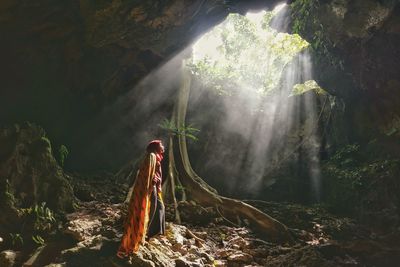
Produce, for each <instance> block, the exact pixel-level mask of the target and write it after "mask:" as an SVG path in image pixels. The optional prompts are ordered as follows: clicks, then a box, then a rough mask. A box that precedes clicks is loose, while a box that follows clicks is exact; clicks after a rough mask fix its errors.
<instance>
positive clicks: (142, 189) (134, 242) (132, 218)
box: [117, 140, 165, 258]
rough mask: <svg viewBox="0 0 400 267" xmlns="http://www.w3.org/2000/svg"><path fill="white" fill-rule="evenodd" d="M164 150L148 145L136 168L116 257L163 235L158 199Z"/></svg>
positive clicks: (156, 143) (159, 145)
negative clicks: (147, 240)
mask: <svg viewBox="0 0 400 267" xmlns="http://www.w3.org/2000/svg"><path fill="white" fill-rule="evenodd" d="M163 154H164V146H163V144H162V142H161V140H153V141H151V142H150V143H149V144H148V145H147V148H146V155H145V157H144V159H143V161H142V162H141V164H140V166H139V170H138V172H137V175H136V180H135V183H134V185H133V191H132V196H131V198H130V200H129V208H128V216H127V218H126V220H125V223H124V235H123V236H122V240H121V245H120V247H119V249H118V252H117V256H118V257H120V258H123V257H126V256H129V254H131V253H135V252H137V251H138V250H139V246H140V244H141V243H143V242H144V240H145V238H146V234H147V238H150V237H152V236H155V235H157V234H164V232H165V207H164V203H163V200H162V195H161V184H162V172H161V160H162V159H163Z"/></svg>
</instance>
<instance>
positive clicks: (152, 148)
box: [146, 140, 165, 154]
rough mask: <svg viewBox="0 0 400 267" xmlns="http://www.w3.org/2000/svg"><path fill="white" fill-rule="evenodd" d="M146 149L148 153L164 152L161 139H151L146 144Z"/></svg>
mask: <svg viewBox="0 0 400 267" xmlns="http://www.w3.org/2000/svg"><path fill="white" fill-rule="evenodd" d="M146 151H147V152H149V153H158V154H162V153H164V151H165V148H164V146H163V144H162V141H161V140H153V141H151V142H150V143H149V144H148V145H147V147H146Z"/></svg>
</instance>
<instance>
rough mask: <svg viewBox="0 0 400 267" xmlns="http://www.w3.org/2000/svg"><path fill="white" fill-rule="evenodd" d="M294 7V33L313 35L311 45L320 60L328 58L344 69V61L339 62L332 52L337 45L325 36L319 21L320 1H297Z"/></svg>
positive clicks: (334, 64) (333, 63) (292, 5)
mask: <svg viewBox="0 0 400 267" xmlns="http://www.w3.org/2000/svg"><path fill="white" fill-rule="evenodd" d="M291 7H292V31H293V33H297V34H306V33H307V32H311V33H312V38H311V42H310V45H311V47H312V48H313V49H314V51H315V52H316V53H317V55H318V59H319V60H321V59H322V58H326V59H327V60H328V61H329V62H330V63H331V64H332V65H333V66H335V67H337V68H340V69H343V68H344V66H343V61H341V60H339V59H338V58H337V57H336V56H334V55H333V54H332V53H331V52H330V51H331V50H332V49H333V48H334V47H335V45H334V44H333V43H332V42H331V41H330V40H329V38H328V37H327V36H326V34H325V29H324V26H323V25H322V23H320V21H319V20H318V17H317V16H318V14H319V12H318V11H319V8H320V1H318V0H297V1H294V2H293V3H292V4H291Z"/></svg>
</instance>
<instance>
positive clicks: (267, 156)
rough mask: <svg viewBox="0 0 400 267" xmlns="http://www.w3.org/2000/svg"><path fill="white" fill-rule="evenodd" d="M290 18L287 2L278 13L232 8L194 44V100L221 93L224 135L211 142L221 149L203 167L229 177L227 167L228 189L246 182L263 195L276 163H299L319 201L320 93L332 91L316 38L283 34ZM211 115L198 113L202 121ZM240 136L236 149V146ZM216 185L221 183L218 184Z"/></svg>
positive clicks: (220, 121)
mask: <svg viewBox="0 0 400 267" xmlns="http://www.w3.org/2000/svg"><path fill="white" fill-rule="evenodd" d="M287 16H288V15H287V5H285V4H281V5H279V6H278V7H276V8H275V9H274V10H273V11H270V12H268V11H261V12H258V13H248V14H246V16H240V15H237V14H231V15H230V16H228V18H227V19H226V20H225V21H224V22H223V23H221V24H220V25H218V26H216V27H215V28H214V29H213V30H212V31H210V32H208V33H207V34H205V35H204V36H203V37H202V38H200V39H199V40H198V42H197V43H195V44H194V46H193V51H194V54H193V64H192V65H191V66H190V67H191V69H192V72H193V74H194V76H195V77H196V78H197V80H198V85H197V87H196V88H195V89H194V90H193V91H194V92H193V93H192V95H193V96H192V98H191V101H192V104H193V105H194V106H195V107H198V108H200V109H201V105H202V104H198V105H196V102H201V101H202V99H204V95H208V94H209V90H210V89H212V90H214V92H217V93H216V94H217V95H218V96H219V98H220V99H219V100H218V101H217V102H218V104H219V107H218V108H217V109H216V111H215V112H219V113H220V115H215V114H214V115H215V117H216V118H215V119H216V120H218V126H217V127H218V129H219V130H218V133H217V134H216V135H217V136H216V137H215V139H216V140H213V141H209V142H208V143H212V144H213V146H212V147H213V149H212V150H211V149H209V150H208V151H207V153H208V154H207V155H208V160H207V162H205V164H204V166H203V167H201V166H200V168H202V169H203V173H205V175H203V176H205V177H207V173H210V174H211V175H212V176H213V178H215V179H224V178H221V177H218V176H220V175H221V174H222V173H223V175H225V176H229V177H227V178H225V183H224V185H223V186H224V187H226V188H228V194H232V195H234V194H235V190H237V188H241V189H242V190H245V191H246V192H247V193H248V194H249V196H256V195H257V194H259V193H260V192H261V191H262V190H263V188H265V186H268V185H270V184H272V183H274V177H272V176H271V175H269V174H270V173H271V172H272V171H273V170H274V169H275V168H278V167H279V166H280V165H281V164H282V163H283V162H285V161H288V160H289V161H296V162H297V164H305V165H306V168H307V169H308V171H307V176H308V177H309V178H308V179H309V183H310V185H311V186H310V187H311V188H310V189H309V190H310V191H311V192H312V194H313V198H314V200H316V201H318V200H319V199H320V175H319V173H320V171H319V168H320V167H319V160H318V158H319V156H318V153H319V138H318V133H317V130H316V128H317V124H318V115H317V112H318V111H317V110H318V105H317V102H318V101H319V98H321V96H320V95H319V94H318V93H321V92H324V91H323V90H322V89H321V88H319V86H318V85H317V84H316V82H315V81H314V80H313V77H312V73H313V70H312V63H311V56H310V53H309V49H308V43H307V42H306V41H305V40H303V39H301V38H300V37H299V36H298V35H289V34H287V33H282V32H281V31H283V29H284V28H285V27H287V20H288V17H287ZM299 88H300V89H302V90H299ZM296 89H297V90H296ZM318 90H319V91H318ZM201 91H203V92H202V93H201ZM202 94H203V96H202ZM214 101H215V100H214ZM202 103H203V102H202ZM204 116H207V114H199V113H197V114H196V112H192V113H191V119H192V120H193V121H196V122H197V123H199V124H200V125H201V124H202V123H203V122H202V120H204V118H201V117H204ZM232 140H235V142H236V143H235V144H234V146H235V148H234V150H233V149H230V148H229V147H230V144H229V142H232ZM206 149H207V148H206ZM228 162H235V164H227V163H228ZM211 170H215V171H214V173H213V171H211ZM221 171H222V172H221ZM217 173H218V174H217ZM210 183H211V184H213V182H212V181H211V182H210ZM214 185H215V186H217V187H218V182H214Z"/></svg>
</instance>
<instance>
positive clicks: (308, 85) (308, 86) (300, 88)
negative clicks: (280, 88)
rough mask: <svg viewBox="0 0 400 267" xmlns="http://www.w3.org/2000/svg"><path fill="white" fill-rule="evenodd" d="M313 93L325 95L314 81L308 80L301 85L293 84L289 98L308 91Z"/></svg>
mask: <svg viewBox="0 0 400 267" xmlns="http://www.w3.org/2000/svg"><path fill="white" fill-rule="evenodd" d="M311 90H313V91H315V92H316V93H317V94H319V95H326V91H325V90H324V89H322V88H321V87H320V86H319V85H318V84H317V82H316V81H314V80H309V81H305V82H304V83H302V84H299V83H298V84H295V85H294V86H293V91H292V93H291V94H290V96H295V95H302V94H304V93H306V92H308V91H311Z"/></svg>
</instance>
